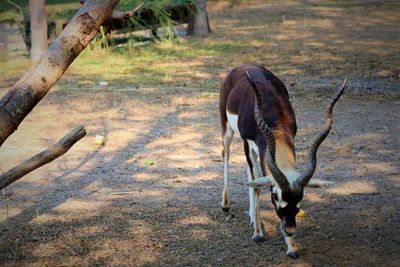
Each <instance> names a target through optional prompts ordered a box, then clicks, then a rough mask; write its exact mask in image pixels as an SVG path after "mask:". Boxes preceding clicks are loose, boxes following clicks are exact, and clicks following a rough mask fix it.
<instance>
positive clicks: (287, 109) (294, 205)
mask: <svg viewBox="0 0 400 267" xmlns="http://www.w3.org/2000/svg"><path fill="white" fill-rule="evenodd" d="M345 87H346V79H345V80H344V82H343V85H342V87H341V88H340V89H339V90H337V91H336V93H335V94H334V95H333V97H332V98H331V100H330V101H329V103H328V106H327V109H326V116H327V118H326V123H325V127H324V128H323V129H322V130H321V131H320V132H319V133H318V134H317V135H316V136H315V137H314V138H313V139H312V141H311V144H310V145H309V147H308V151H307V156H306V157H307V160H306V167H305V169H304V171H302V172H299V171H298V170H297V168H296V152H295V146H294V138H295V136H296V132H297V124H296V118H295V114H294V110H293V107H292V105H291V102H290V99H289V94H288V91H287V89H286V87H285V85H284V84H283V82H282V81H281V80H279V79H278V78H277V77H276V76H275V75H274V74H273V73H272V72H271V71H269V70H267V69H266V68H265V67H263V66H260V65H242V66H239V67H236V68H234V69H232V70H231V71H230V72H229V73H228V74H227V75H226V76H225V78H224V79H223V81H222V84H221V90H220V98H219V100H220V102H219V111H220V119H221V126H222V146H223V148H222V157H223V166H224V187H223V191H222V202H221V207H222V210H223V211H224V212H229V207H230V202H229V201H230V195H229V190H228V180H229V157H230V146H231V142H232V139H233V136H234V134H235V133H238V134H239V135H240V137H241V138H242V140H243V146H244V152H245V156H246V161H247V177H248V181H247V182H246V185H247V186H248V187H249V199H250V201H249V202H250V205H249V217H250V223H251V224H252V225H253V227H254V234H253V238H252V239H253V241H255V242H257V243H258V242H263V241H265V240H266V238H265V235H264V231H263V224H262V220H261V217H260V203H259V198H260V193H261V188H263V187H270V191H271V201H272V204H273V206H274V208H275V212H276V214H277V215H278V217H279V219H280V231H281V233H282V235H283V237H284V239H285V242H286V245H287V251H286V254H287V256H288V257H290V258H293V259H297V258H298V256H299V248H298V246H297V244H296V242H295V240H294V239H293V236H294V234H295V233H296V231H297V225H296V214H297V213H298V212H299V210H300V205H301V202H302V200H303V199H304V197H305V191H304V188H305V187H324V186H326V185H329V184H332V183H333V182H329V181H324V180H319V179H315V178H314V179H311V178H312V176H313V174H314V172H315V169H316V166H317V150H318V148H319V146H320V144H321V143H322V142H323V141H324V140H325V138H326V137H327V136H328V134H329V132H330V130H331V128H332V124H333V115H332V111H333V107H334V105H335V103H336V102H337V100H338V99H339V98H340V96H341V95H342V94H343V92H344V89H345ZM258 158H259V165H258V163H257V161H258ZM260 169H261V171H260Z"/></svg>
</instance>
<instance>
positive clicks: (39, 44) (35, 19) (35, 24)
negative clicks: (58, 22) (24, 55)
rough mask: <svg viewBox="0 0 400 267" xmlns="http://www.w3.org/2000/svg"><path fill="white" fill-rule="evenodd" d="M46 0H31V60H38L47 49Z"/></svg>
mask: <svg viewBox="0 0 400 267" xmlns="http://www.w3.org/2000/svg"><path fill="white" fill-rule="evenodd" d="M45 2H46V1H45V0H29V17H30V22H31V23H30V25H31V38H32V42H31V43H32V46H31V52H30V53H31V60H32V61H33V62H38V61H39V60H40V58H41V57H42V56H43V55H44V53H46V50H47V14H46V6H45V5H46V3H45Z"/></svg>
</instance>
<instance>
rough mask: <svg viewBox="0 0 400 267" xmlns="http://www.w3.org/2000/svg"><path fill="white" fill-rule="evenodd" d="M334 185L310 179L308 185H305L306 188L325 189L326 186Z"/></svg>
mask: <svg viewBox="0 0 400 267" xmlns="http://www.w3.org/2000/svg"><path fill="white" fill-rule="evenodd" d="M332 184H334V182H328V181H323V180H319V179H314V178H313V179H311V180H310V181H309V182H308V184H307V185H306V187H315V188H317V187H325V186H327V185H332Z"/></svg>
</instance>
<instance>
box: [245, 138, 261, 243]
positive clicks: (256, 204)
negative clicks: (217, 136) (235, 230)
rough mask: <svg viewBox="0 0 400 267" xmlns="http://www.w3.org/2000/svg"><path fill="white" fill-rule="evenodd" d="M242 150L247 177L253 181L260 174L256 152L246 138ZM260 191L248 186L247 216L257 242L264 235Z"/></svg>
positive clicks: (254, 239)
mask: <svg viewBox="0 0 400 267" xmlns="http://www.w3.org/2000/svg"><path fill="white" fill-rule="evenodd" d="M244 152H245V154H246V159H247V164H248V168H247V177H248V180H249V181H253V180H254V179H255V178H257V177H259V176H260V173H259V170H258V167H257V154H256V152H255V151H254V150H253V149H251V148H250V144H249V141H248V140H246V141H245V142H244ZM260 193H261V189H259V188H249V198H250V208H249V216H250V222H251V223H252V224H253V226H254V234H253V241H254V242H257V243H258V242H263V241H265V236H264V232H263V227H262V220H261V216H260V201H259V198H260Z"/></svg>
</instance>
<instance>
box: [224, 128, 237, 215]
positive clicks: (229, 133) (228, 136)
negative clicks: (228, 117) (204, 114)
mask: <svg viewBox="0 0 400 267" xmlns="http://www.w3.org/2000/svg"><path fill="white" fill-rule="evenodd" d="M233 134H234V132H233V129H232V128H231V127H230V126H229V124H227V127H226V130H225V132H223V133H222V145H223V149H222V157H223V158H224V189H223V191H222V202H221V207H222V210H223V211H225V212H228V211H229V191H228V180H229V156H230V146H231V143H232V138H233Z"/></svg>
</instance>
